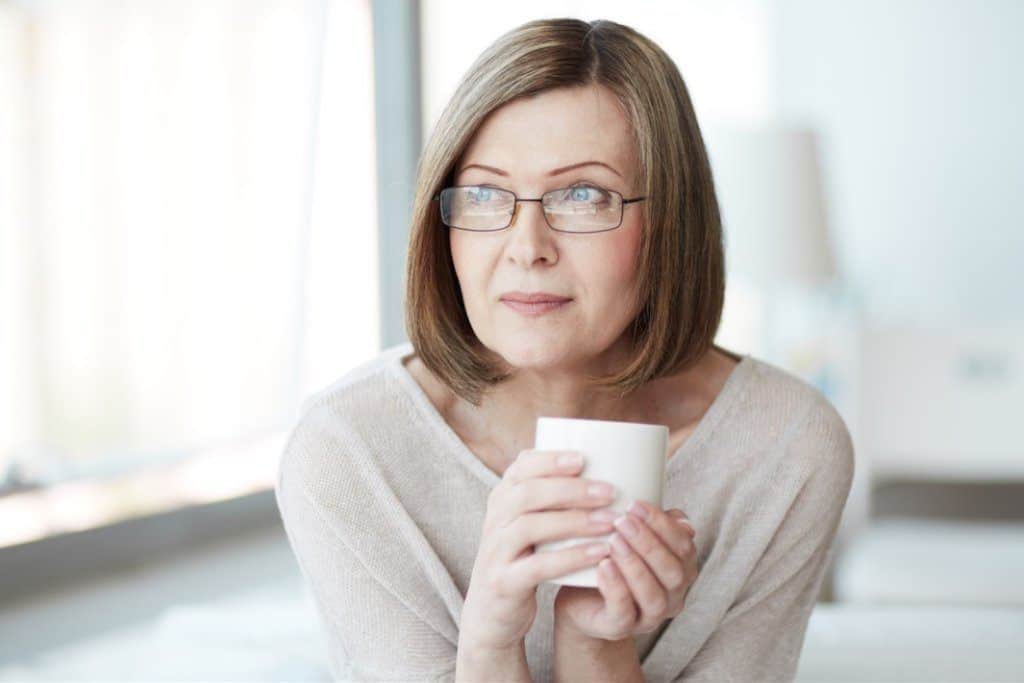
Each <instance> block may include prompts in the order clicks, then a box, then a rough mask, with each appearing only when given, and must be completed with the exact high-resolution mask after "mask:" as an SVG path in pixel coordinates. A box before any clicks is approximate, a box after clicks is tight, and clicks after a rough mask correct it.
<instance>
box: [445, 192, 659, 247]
mask: <svg viewBox="0 0 1024 683" xmlns="http://www.w3.org/2000/svg"><path fill="white" fill-rule="evenodd" d="M464 187H489V188H491V189H494V190H501V191H503V192H508V193H509V194H511V195H512V197H513V200H514V201H513V203H512V213H511V214H509V217H508V223H506V224H505V225H503V226H502V227H500V228H491V229H490V230H473V229H472V228H460V227H457V226H454V225H448V224H447V223H445V222H444V217H442V218H441V223H443V224H444V225H445V226H447V227H449V228H451V229H453V230H464V231H465V232H499V231H501V230H508V228H509V226H510V225H512V223H513V222H514V221H515V219H516V214H517V213H518V212H519V203H520V202H543V201H544V197H546V196H547V195H549V194H551V193H552V192H564V191H565V190H571V189H573V188H576V187H595V188H597V189H599V190H602V191H604V192H610V193H611V194H614V195H616V196H618V198H619V201H620V205H619V222H618V223H616V224H615V225H614V226H613V227H611V228H604V229H603V230H560V229H559V228H556V227H555V226H553V225H551V221H550V220H548V212H547V211H544V205H543V203H542V204H541V213H542V214H544V222H545V223H547V224H548V227H549V228H551V229H552V230H554V231H555V232H561V233H564V234H568V235H594V234H597V233H600V232H608V231H609V230H615V229H617V228H618V227H619V226H620V225H622V219H623V218H624V217H625V215H626V205H627V204H632V203H633V202H640V201H643V200H645V199H647V197H646V196H643V197H633V198H632V199H626V198H624V197H623V196H622V193H621V192H618V191H616V190H610V189H608V188H607V187H604V186H602V185H598V184H597V183H590V182H586V183H578V184H576V185H570V186H568V187H559V188H556V189H554V190H548V191H547V192H545V193H544V194H542V195H541V196H540V197H538V198H536V199H530V198H526V197H520V196H519V195H517V194H516V193H515V192H513V191H512V190H509V189H507V188H504V187H498V186H497V185H452V186H450V187H446V188H444V189H442V190H441V192H444V191H445V190H457V189H460V188H464ZM431 201H435V202H440V201H441V193H438V194H436V195H434V197H433V198H432V200H431ZM438 208H439V209H440V207H438Z"/></svg>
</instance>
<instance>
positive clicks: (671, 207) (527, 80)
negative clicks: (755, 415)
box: [404, 18, 725, 406]
mask: <svg viewBox="0 0 1024 683" xmlns="http://www.w3.org/2000/svg"><path fill="white" fill-rule="evenodd" d="M592 84H601V85H604V86H606V87H607V88H609V89H610V90H611V91H612V92H613V93H614V94H615V95H616V97H617V98H618V100H619V101H620V102H621V103H622V105H623V107H624V110H625V112H626V114H627V117H628V119H629V121H630V123H631V126H632V130H633V136H634V138H635V147H636V159H637V163H638V174H637V178H638V180H637V182H638V183H639V184H640V187H638V188H635V189H637V190H638V192H637V194H638V195H644V196H646V197H647V201H646V207H645V209H644V216H645V225H644V229H643V230H644V232H643V236H642V238H641V246H640V250H641V253H640V255H639V261H638V274H637V276H638V278H639V280H638V285H639V287H638V292H639V296H640V297H641V301H642V308H640V312H639V313H638V315H637V316H636V318H635V319H634V320H633V322H632V324H631V325H630V326H629V331H628V334H629V335H630V339H631V340H632V342H633V344H632V349H633V354H632V358H631V360H630V361H629V362H628V363H627V364H626V365H625V366H624V367H623V368H622V369H621V370H620V371H619V372H618V373H617V374H613V375H610V376H588V377H587V380H588V382H589V383H590V386H591V387H592V388H593V389H595V390H604V391H613V392H615V393H617V394H618V395H619V396H620V397H621V396H624V395H625V394H627V393H629V392H632V391H633V390H634V389H636V388H637V387H639V386H641V385H643V384H644V383H645V382H647V381H648V380H651V379H655V378H658V377H663V376H669V375H672V374H675V373H676V372H679V371H683V370H686V369H688V368H690V367H692V366H693V365H695V364H696V363H697V361H698V360H700V359H701V358H702V357H703V356H704V354H705V353H706V352H707V351H708V350H709V348H710V347H711V346H713V345H714V344H713V340H714V338H715V335H716V333H717V331H718V326H719V323H720V320H721V314H722V304H723V299H724V296H725V257H724V253H723V251H724V249H723V244H722V239H723V238H722V225H721V218H720V215H719V209H718V201H717V199H716V197H715V191H714V184H713V181H712V177H711V167H710V164H709V163H708V157H707V152H706V150H705V148H704V140H703V138H702V137H701V133H700V128H699V127H698V125H697V117H696V115H695V114H694V110H693V105H692V104H691V103H690V96H689V93H688V92H687V89H686V85H685V83H684V82H683V78H682V76H681V75H680V73H679V70H678V68H677V67H676V65H675V64H674V63H673V62H672V60H671V59H670V58H669V56H668V55H667V54H666V53H665V52H664V51H663V50H662V49H661V48H660V47H658V46H657V45H656V44H655V43H653V42H652V41H651V40H649V39H648V38H646V37H644V36H643V35H641V34H640V33H638V32H637V31H635V30H634V29H632V28H630V27H628V26H624V25H622V24H618V23H615V22H612V21H606V20H595V21H591V22H586V21H582V20H579V19H572V18H558V19H542V20H536V21H530V22H527V23H525V24H523V25H521V26H519V27H518V28H515V29H513V30H511V31H509V32H508V33H505V34H504V35H502V36H501V37H499V38H498V39H497V40H496V41H495V42H494V43H493V44H491V45H490V46H489V47H488V48H487V49H486V50H484V52H483V53H482V54H481V55H480V56H479V57H478V58H477V59H476V61H475V62H474V63H473V64H472V65H471V66H470V68H469V70H468V71H467V72H466V74H465V75H464V76H463V78H462V80H461V82H460V83H459V85H458V87H457V88H456V90H455V93H454V94H453V95H452V98H451V100H450V101H449V102H448V104H447V106H446V107H445V109H444V111H443V112H442V114H441V116H440V118H439V119H438V121H437V124H436V125H435V127H434V129H433V131H432V132H431V134H430V136H429V138H428V140H427V142H426V144H425V145H424V148H423V152H422V154H421V156H420V160H419V165H418V168H417V181H416V195H415V198H414V203H413V214H412V223H411V226H410V237H409V251H408V254H407V261H406V286H405V310H404V316H405V327H406V332H407V334H408V336H409V340H410V342H411V343H412V345H413V348H414V349H415V350H416V353H417V354H418V355H419V357H420V359H421V360H422V362H423V363H424V365H426V367H427V368H429V369H430V370H431V371H432V372H433V373H434V374H435V375H436V376H437V377H438V379H440V380H441V381H442V382H444V383H445V384H446V385H447V386H448V387H449V388H450V389H451V390H452V391H454V392H455V393H456V394H458V395H459V396H461V397H462V398H463V399H465V400H467V401H469V402H471V403H472V404H473V405H475V406H479V405H480V401H481V397H482V394H483V393H484V392H485V391H486V390H487V389H488V388H490V387H492V386H493V385H496V384H498V383H499V382H501V381H503V380H505V379H507V378H508V377H510V376H511V374H510V372H509V371H508V370H509V368H508V367H507V365H506V364H505V363H504V360H503V359H502V358H501V356H499V355H498V354H495V353H493V352H492V351H491V350H490V349H488V348H486V347H484V346H483V344H482V343H481V342H480V340H479V339H478V338H477V337H476V334H475V333H474V332H473V330H472V327H471V326H470V322H469V318H468V316H467V314H466V308H465V304H464V302H463V299H462V294H461V291H460V288H459V283H458V279H457V277H456V273H455V267H454V265H453V262H452V256H451V250H450V245H449V242H448V228H447V227H446V226H445V225H444V224H443V223H442V222H441V216H440V210H439V208H438V205H437V203H436V202H434V201H432V198H433V197H435V196H437V194H438V193H439V192H440V191H441V190H442V189H443V188H445V187H448V186H450V185H451V184H452V183H453V180H454V171H455V169H456V168H457V166H456V164H457V163H458V162H459V160H460V158H461V156H462V154H463V152H464V151H465V149H466V147H467V145H468V144H469V142H470V140H471V139H472V137H473V135H474V133H475V132H476V130H477V129H478V127H479V126H480V125H481V123H482V122H483V120H484V119H485V118H486V117H487V115H488V114H490V113H491V112H493V111H494V110H495V109H497V108H498V107H501V106H502V105H503V104H506V103H508V102H510V101H512V100H515V99H517V98H523V97H529V96H531V95H536V94H538V93H541V92H544V91H547V90H551V89H554V88H563V87H574V86H588V85H592Z"/></svg>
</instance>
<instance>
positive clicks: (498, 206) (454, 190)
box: [441, 185, 516, 230]
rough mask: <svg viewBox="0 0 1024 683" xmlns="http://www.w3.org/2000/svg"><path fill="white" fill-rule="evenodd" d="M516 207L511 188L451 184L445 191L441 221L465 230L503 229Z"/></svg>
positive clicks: (442, 198)
mask: <svg viewBox="0 0 1024 683" xmlns="http://www.w3.org/2000/svg"><path fill="white" fill-rule="evenodd" d="M515 206H516V198H515V195H514V194H512V193H511V192H508V191H507V190H499V189H498V188H495V187H483V186H481V185H464V186H461V187H448V188H445V189H444V190H442V191H441V220H442V221H444V224H445V225H447V226H450V227H453V228H462V229H463V230H501V229H502V228H505V227H507V226H508V223H509V219H510V218H511V217H512V212H513V210H514V209H515Z"/></svg>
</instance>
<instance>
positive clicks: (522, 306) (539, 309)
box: [501, 299, 572, 316]
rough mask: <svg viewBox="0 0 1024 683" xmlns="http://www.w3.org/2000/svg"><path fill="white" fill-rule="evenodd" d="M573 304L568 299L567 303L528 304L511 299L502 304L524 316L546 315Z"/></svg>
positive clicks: (504, 300)
mask: <svg viewBox="0 0 1024 683" xmlns="http://www.w3.org/2000/svg"><path fill="white" fill-rule="evenodd" d="M571 302H572V299H566V300H565V301H541V302H537V303H532V304H528V303H526V302H525V301H513V300H511V299H502V300H501V303H503V304H505V305H506V306H508V307H509V308H511V309H512V310H514V311H516V312H517V313H522V314H523V315H528V316H538V315H544V314H545V313H550V312H551V311H556V310H558V309H560V308H563V307H565V306H566V305H567V304H569V303H571Z"/></svg>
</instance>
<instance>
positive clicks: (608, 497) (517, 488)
mask: <svg viewBox="0 0 1024 683" xmlns="http://www.w3.org/2000/svg"><path fill="white" fill-rule="evenodd" d="M504 495H506V496H507V501H505V502H506V504H507V506H508V507H507V508H506V510H507V513H508V515H509V517H508V519H509V520H510V521H511V519H514V518H515V517H517V516H519V515H522V514H525V513H527V512H534V511H539V510H564V509H569V508H577V507H586V508H594V507H606V506H608V505H611V504H612V503H613V502H614V501H615V487H614V486H612V485H611V484H609V483H608V482H604V481H596V480H593V479H581V478H579V477H539V478H536V479H527V480H524V481H519V482H516V483H514V484H512V485H511V486H510V487H509V488H508V489H507V490H506V491H505V492H504Z"/></svg>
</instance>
